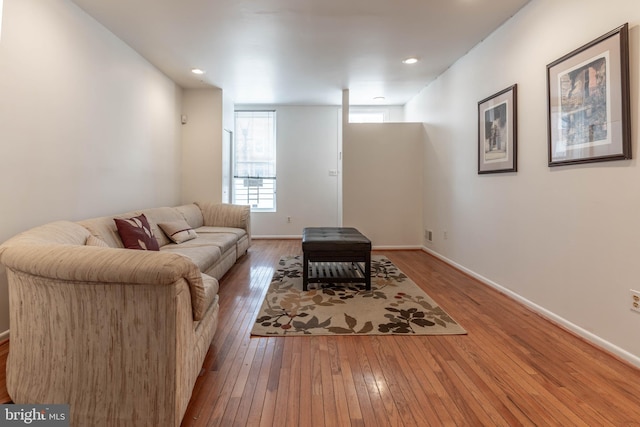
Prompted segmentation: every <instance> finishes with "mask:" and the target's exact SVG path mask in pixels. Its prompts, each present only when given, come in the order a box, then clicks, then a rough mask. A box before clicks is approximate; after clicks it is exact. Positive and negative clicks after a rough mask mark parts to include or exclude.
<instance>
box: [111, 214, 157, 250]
mask: <svg viewBox="0 0 640 427" xmlns="http://www.w3.org/2000/svg"><path fill="white" fill-rule="evenodd" d="M113 220H114V221H115V222H116V227H117V228H118V234H119V235H120V239H122V243H123V244H124V247H125V248H127V249H140V250H143V251H159V250H160V246H158V241H157V240H156V238H155V237H154V235H153V233H152V232H151V227H150V226H149V221H147V217H146V216H144V214H141V215H139V216H134V217H133V218H128V219H123V218H114V219H113Z"/></svg>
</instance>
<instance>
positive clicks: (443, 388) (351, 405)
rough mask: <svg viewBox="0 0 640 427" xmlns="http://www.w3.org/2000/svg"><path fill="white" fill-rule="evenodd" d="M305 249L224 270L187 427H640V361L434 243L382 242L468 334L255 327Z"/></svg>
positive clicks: (261, 246) (249, 259)
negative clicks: (542, 312) (479, 275)
mask: <svg viewBox="0 0 640 427" xmlns="http://www.w3.org/2000/svg"><path fill="white" fill-rule="evenodd" d="M300 253H301V247H300V241H299V240H254V241H253V245H252V247H251V248H250V249H249V253H248V254H247V256H245V257H243V258H242V259H241V260H240V261H239V263H238V264H237V265H236V266H234V267H233V268H232V269H231V270H230V271H229V272H228V273H227V275H226V276H225V277H224V278H223V279H222V280H221V283H220V323H219V326H218V330H217V332H216V335H215V337H214V341H213V343H212V345H211V348H210V350H209V353H208V354H207V357H206V360H205V362H204V366H203V369H202V373H201V375H200V377H199V378H198V381H197V383H196V385H195V388H194V392H193V396H192V399H191V402H190V404H189V407H188V409H187V413H186V414H185V417H184V420H183V423H182V425H183V426H184V427H191V426H296V427H297V426H304V427H306V426H380V427H382V426H640V370H638V369H636V368H634V367H632V366H630V365H628V364H626V363H624V362H621V361H619V360H617V359H616V358H614V357H613V356H611V355H609V354H607V353H605V352H603V351H601V350H600V349H597V348H595V347H593V346H592V345H590V344H589V343H587V342H585V341H583V340H582V339H580V338H578V337H576V336H574V335H572V334H571V333H569V332H567V331H565V330H563V329H562V328H560V327H558V326H556V325H554V324H552V323H550V322H549V321H547V320H545V319H543V318H542V317H540V316H538V315H536V314H535V313H533V312H531V311H529V310H528V309H527V308H526V307H524V306H522V305H520V304H518V303H516V302H515V301H513V300H511V299H509V298H508V297H506V296H504V295H502V294H500V293H498V292H497V291H495V290H493V289H491V288H489V287H487V286H485V285H483V284H481V283H480V282H478V281H476V280H475V279H472V278H470V277H469V276H467V275H465V274H463V273H461V272H459V271H458V270H456V269H454V268H452V267H450V266H448V265H447V264H445V263H443V262H442V261H440V260H438V259H436V258H434V257H432V256H430V255H428V254H426V253H424V252H421V251H376V253H378V254H382V255H385V256H387V257H389V258H390V259H391V260H392V261H393V262H394V263H395V264H396V265H397V266H398V267H399V268H400V269H401V270H402V271H403V272H404V273H405V274H407V275H408V276H409V277H410V278H411V279H412V280H413V281H414V282H416V283H417V284H418V285H419V286H420V287H422V288H423V289H424V290H425V291H426V292H427V293H428V294H429V295H430V296H431V297H432V298H434V299H435V300H436V301H437V302H438V303H439V304H440V305H441V306H442V307H443V308H444V309H445V310H446V311H447V312H448V313H449V314H450V315H451V316H452V317H453V318H454V319H456V320H457V321H458V322H459V323H460V324H461V325H462V326H463V327H464V328H465V329H466V330H467V331H468V335H458V336H420V337H404V336H401V337H386V336H369V337H364V336H360V337H352V336H341V337H340V336H338V337H286V338H277V337H268V338H259V337H254V338H251V337H250V336H249V332H250V330H251V327H252V323H253V322H254V320H255V316H256V312H257V310H258V308H259V306H260V304H261V302H262V298H263V296H264V293H265V292H266V289H267V287H268V284H269V282H270V280H271V276H272V274H273V272H274V268H275V266H276V264H277V261H278V259H279V258H280V256H281V255H291V254H300ZM1 354H2V351H1V350H0V356H1ZM0 363H3V362H2V360H1V359H0ZM1 379H2V378H1V377H0V380H1ZM2 386H4V384H0V393H1V391H2V389H3V387H2Z"/></svg>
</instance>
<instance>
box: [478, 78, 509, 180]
mask: <svg viewBox="0 0 640 427" xmlns="http://www.w3.org/2000/svg"><path fill="white" fill-rule="evenodd" d="M516 115H517V85H513V86H510V87H508V88H506V89H504V90H501V91H500V92H498V93H496V94H495V95H491V96H490V97H488V98H485V99H483V100H482V101H480V102H478V173H479V174H482V173H500V172H516V171H517V170H518V169H517V148H518V144H517V139H518V129H517V117H516Z"/></svg>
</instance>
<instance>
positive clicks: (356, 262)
mask: <svg viewBox="0 0 640 427" xmlns="http://www.w3.org/2000/svg"><path fill="white" fill-rule="evenodd" d="M302 254H303V264H302V266H303V275H302V290H304V291H306V290H307V288H308V284H309V283H310V282H312V283H360V282H361V283H364V284H365V288H366V290H371V241H370V240H369V239H367V238H366V237H365V236H364V235H363V234H362V233H360V232H359V231H358V230H356V229H355V228H349V227H307V228H305V229H304V230H302Z"/></svg>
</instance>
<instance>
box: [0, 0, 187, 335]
mask: <svg viewBox="0 0 640 427" xmlns="http://www.w3.org/2000/svg"><path fill="white" fill-rule="evenodd" d="M2 20H3V23H2V39H1V40H0V94H1V95H0V165H1V166H0V200H2V202H1V203H0V241H4V240H6V239H7V238H9V237H11V236H12V235H14V234H16V233H18V232H20V231H23V230H25V229H28V228H30V227H33V226H36V225H39V224H43V223H46V222H49V221H53V220H57V219H68V220H79V219H83V218H89V217H92V216H99V215H108V214H110V213H118V212H125V211H128V210H133V209H136V208H146V207H155V206H164V205H172V204H175V203H177V202H178V201H179V191H180V185H179V184H180V175H179V171H180V144H179V143H180V128H179V126H180V124H179V114H180V102H181V89H180V88H179V87H177V86H176V85H175V84H174V83H173V82H172V81H171V80H169V79H168V78H167V77H166V76H164V75H163V74H161V73H160V72H159V71H158V70H157V69H155V68H154V67H153V66H151V65H150V64H149V63H148V62H147V61H145V60H144V59H143V58H142V57H140V55H138V54H137V53H136V52H134V51H133V50H132V49H131V48H129V47H128V46H127V45H125V44H124V43H123V42H122V41H121V40H119V39H118V38H116V37H115V36H114V35H113V34H111V33H110V32H109V31H107V30H106V29H105V28H103V27H102V26H101V25H99V24H98V23H96V21H94V20H93V19H92V18H91V17H89V16H88V15H86V14H85V13H84V12H83V11H81V10H80V9H79V8H78V7H77V6H75V5H74V4H73V3H71V2H70V1H42V0H6V1H5V2H4V14H3V17H2ZM7 298H8V296H7V288H6V275H5V274H4V271H3V272H1V273H0V332H2V331H6V330H7V329H9V320H8V319H9V315H8V302H7Z"/></svg>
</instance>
